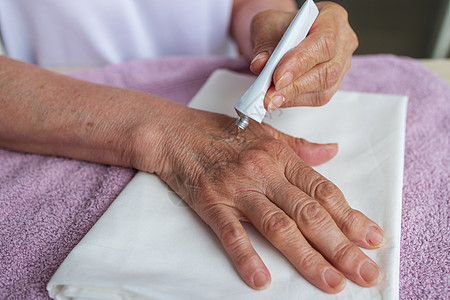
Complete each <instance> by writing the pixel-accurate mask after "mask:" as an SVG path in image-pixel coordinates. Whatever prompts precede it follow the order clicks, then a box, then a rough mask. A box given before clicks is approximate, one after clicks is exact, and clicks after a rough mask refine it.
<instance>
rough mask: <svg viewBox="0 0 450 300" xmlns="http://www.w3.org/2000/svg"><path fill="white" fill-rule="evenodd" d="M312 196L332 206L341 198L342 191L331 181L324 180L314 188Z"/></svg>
mask: <svg viewBox="0 0 450 300" xmlns="http://www.w3.org/2000/svg"><path fill="white" fill-rule="evenodd" d="M311 195H312V197H313V198H316V199H318V200H321V201H322V202H324V203H328V204H332V203H333V202H334V200H335V199H336V198H337V197H339V196H340V191H339V189H338V188H337V187H336V186H335V185H334V184H333V183H332V182H331V181H328V180H322V181H320V182H319V183H318V184H316V185H315V186H314V187H313V189H312V192H311Z"/></svg>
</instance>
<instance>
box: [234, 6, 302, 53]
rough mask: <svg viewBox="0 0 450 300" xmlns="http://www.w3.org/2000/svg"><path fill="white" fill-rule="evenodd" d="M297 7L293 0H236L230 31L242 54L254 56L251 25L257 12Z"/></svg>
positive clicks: (286, 9) (290, 9) (288, 9)
mask: <svg viewBox="0 0 450 300" xmlns="http://www.w3.org/2000/svg"><path fill="white" fill-rule="evenodd" d="M297 8H298V7H297V4H296V3H295V1H293V0H235V1H234V3H233V12H232V17H231V26H230V31H231V35H232V36H233V38H234V40H235V41H236V43H237V44H238V46H239V49H240V51H241V52H242V54H244V55H245V57H247V58H249V59H251V58H252V54H253V53H252V52H253V45H252V43H251V40H250V25H251V22H252V19H253V17H254V16H255V15H256V14H257V13H259V12H261V11H264V10H267V9H276V10H282V11H292V10H296V9H297Z"/></svg>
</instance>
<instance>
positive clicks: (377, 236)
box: [366, 226, 383, 246]
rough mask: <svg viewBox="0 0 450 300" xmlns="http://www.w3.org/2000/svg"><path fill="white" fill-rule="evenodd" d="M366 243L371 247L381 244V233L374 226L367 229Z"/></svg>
mask: <svg viewBox="0 0 450 300" xmlns="http://www.w3.org/2000/svg"><path fill="white" fill-rule="evenodd" d="M366 241H367V242H368V243H369V244H370V245H372V246H379V245H380V244H381V243H382V242H383V233H382V232H381V231H380V229H378V228H377V227H375V226H371V227H369V229H368V230H367V234H366Z"/></svg>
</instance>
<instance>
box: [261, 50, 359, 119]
mask: <svg viewBox="0 0 450 300" xmlns="http://www.w3.org/2000/svg"><path fill="white" fill-rule="evenodd" d="M350 67H351V58H348V59H344V58H340V57H336V58H335V59H333V60H331V61H328V62H326V63H321V64H319V65H317V66H315V67H314V68H312V69H311V70H309V71H308V72H307V73H306V74H303V75H302V76H300V77H297V78H295V80H293V81H292V82H291V83H290V84H289V85H288V86H286V87H285V88H283V89H282V90H278V91H277V90H275V89H274V88H272V89H269V90H268V92H267V93H266V97H265V99H264V101H265V103H268V105H267V108H268V109H267V110H268V111H269V110H272V111H273V110H274V108H275V109H276V108H278V107H291V106H321V105H324V104H326V103H328V101H329V100H330V99H331V97H332V96H333V95H334V93H335V92H336V91H337V90H338V88H339V85H340V83H341V81H342V79H343V78H344V75H345V74H346V73H347V71H348V70H349V69H350ZM308 94H310V95H308ZM311 96H312V97H311ZM280 97H281V98H284V99H286V101H282V102H280V101H279V100H277V98H280ZM270 103H273V105H272V106H271V105H270ZM277 104H278V105H279V106H277ZM273 106H275V107H273ZM270 108H271V109H270Z"/></svg>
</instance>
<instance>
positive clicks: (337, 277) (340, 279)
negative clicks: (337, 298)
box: [325, 269, 345, 288]
mask: <svg viewBox="0 0 450 300" xmlns="http://www.w3.org/2000/svg"><path fill="white" fill-rule="evenodd" d="M325 280H326V281H327V283H328V285H329V286H331V287H332V288H339V287H341V286H343V285H344V284H345V278H344V276H342V275H341V274H339V273H338V272H336V271H335V270H333V269H328V270H326V271H325Z"/></svg>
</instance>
